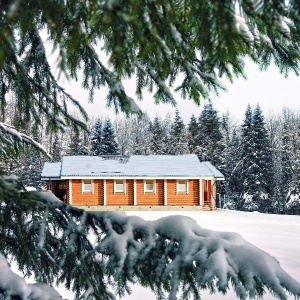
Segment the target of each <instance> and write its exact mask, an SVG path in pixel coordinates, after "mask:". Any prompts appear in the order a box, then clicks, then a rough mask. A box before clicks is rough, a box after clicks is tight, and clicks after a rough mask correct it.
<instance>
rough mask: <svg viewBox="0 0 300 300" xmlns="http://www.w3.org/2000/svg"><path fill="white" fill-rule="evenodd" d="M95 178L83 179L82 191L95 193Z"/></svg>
mask: <svg viewBox="0 0 300 300" xmlns="http://www.w3.org/2000/svg"><path fill="white" fill-rule="evenodd" d="M93 190H94V183H93V180H82V193H93Z"/></svg>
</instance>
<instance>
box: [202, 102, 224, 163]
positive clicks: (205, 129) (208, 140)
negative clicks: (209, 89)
mask: <svg viewBox="0 0 300 300" xmlns="http://www.w3.org/2000/svg"><path fill="white" fill-rule="evenodd" d="M220 125H221V124H220V118H219V116H218V112H217V111H216V110H215V109H214V108H213V105H212V102H211V101H210V100H209V101H208V102H206V103H205V105H204V107H203V110H202V112H201V114H200V116H199V119H198V135H197V154H198V157H199V159H200V160H201V161H206V160H208V161H210V162H211V163H212V164H213V165H215V166H217V167H219V165H220V164H221V159H220V157H221V154H222V150H223V145H222V141H221V140H222V134H221V131H220Z"/></svg>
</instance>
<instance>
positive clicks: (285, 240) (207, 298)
mask: <svg viewBox="0 0 300 300" xmlns="http://www.w3.org/2000/svg"><path fill="white" fill-rule="evenodd" d="M127 214H128V215H136V216H139V217H141V218H143V219H145V220H156V219H159V218H161V217H165V216H170V215H183V216H188V217H191V218H193V219H195V220H196V221H197V223H198V224H199V225H200V226H201V227H203V228H207V229H211V230H216V231H229V232H236V233H239V234H241V235H242V236H243V238H244V239H245V240H247V241H248V242H250V243H252V244H254V245H255V246H257V247H259V248H261V249H262V250H264V251H266V252H268V253H269V254H271V255H272V256H274V257H275V258H276V259H277V260H278V261H279V262H280V265H281V266H282V267H283V269H284V270H285V271H287V272H288V273H289V274H290V275H291V276H292V277H294V278H295V279H296V280H297V281H298V282H300V216H287V215H271V214H261V213H258V212H252V213H251V212H241V211H230V210H218V211H195V212H190V211H189V212H184V211H180V212H176V211H169V212H166V211H144V212H138V211H130V212H127ZM174 230H176V228H174ZM132 290H133V293H132V294H131V295H127V296H126V297H125V298H122V299H125V300H140V299H143V300H155V296H154V294H153V293H152V292H151V291H150V290H147V289H144V288H142V287H140V286H134V287H133V288H132ZM59 292H60V293H61V295H62V296H63V297H64V298H65V299H70V300H71V299H73V296H72V294H71V293H70V292H66V291H63V290H62V289H61V290H59ZM202 299H203V300H224V299H226V300H236V299H237V298H236V296H235V294H234V292H229V293H227V294H226V295H225V296H222V295H221V294H214V295H210V294H209V292H207V291H203V292H202ZM263 299H264V300H273V299H275V298H274V297H273V296H271V295H270V294H266V295H265V297H264V298H263ZM289 299H294V297H289Z"/></svg>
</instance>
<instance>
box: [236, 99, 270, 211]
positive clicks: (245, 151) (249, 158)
mask: <svg viewBox="0 0 300 300" xmlns="http://www.w3.org/2000/svg"><path fill="white" fill-rule="evenodd" d="M241 142H242V147H241V155H242V156H241V157H242V165H241V167H242V173H241V174H242V176H241V180H242V184H243V188H242V198H243V199H244V201H245V202H244V204H243V209H245V210H251V211H252V210H260V211H266V210H267V209H268V207H270V206H271V204H270V186H271V182H272V173H271V170H272V157H271V152H270V144H269V137H268V133H267V130H266V128H265V122H264V117H263V115H262V111H261V109H260V107H259V105H257V107H256V108H255V110H254V112H253V113H252V110H251V107H250V106H249V105H248V107H247V110H246V114H245V120H244V123H243V126H242V141H241Z"/></svg>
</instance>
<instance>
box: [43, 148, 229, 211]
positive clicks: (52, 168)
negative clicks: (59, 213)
mask: <svg viewBox="0 0 300 300" xmlns="http://www.w3.org/2000/svg"><path fill="white" fill-rule="evenodd" d="M41 179H42V180H44V181H45V182H46V187H47V190H50V191H52V192H53V193H54V194H55V195H56V196H57V197H58V198H59V199H61V200H63V201H65V202H66V203H68V204H70V205H74V206H77V207H83V208H84V207H86V206H97V207H99V208H100V207H103V206H106V207H109V206H169V207H170V206H202V208H203V209H206V210H214V209H216V195H217V191H216V182H217V181H218V180H224V175H223V174H222V173H221V172H220V171H218V170H217V169H216V168H215V167H214V166H213V165H212V164H211V163H210V162H207V161H206V162H200V161H199V159H198V157H197V156H196V155H195V154H186V155H132V156H111V155H110V156H64V157H63V158H62V161H61V162H58V163H48V162H46V163H45V165H44V168H43V171H42V175H41Z"/></svg>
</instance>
